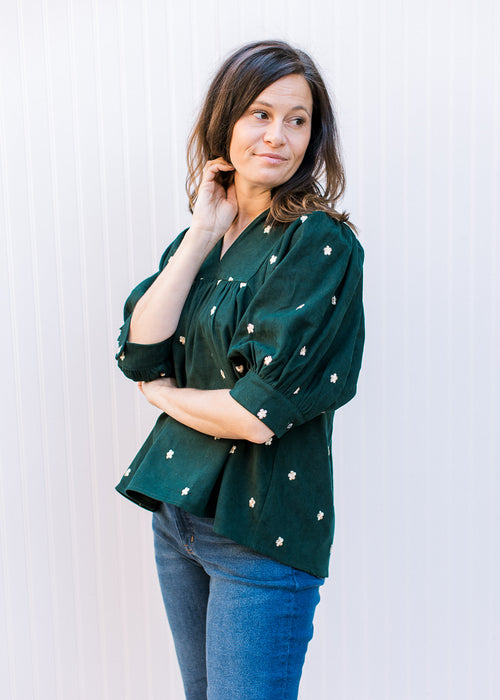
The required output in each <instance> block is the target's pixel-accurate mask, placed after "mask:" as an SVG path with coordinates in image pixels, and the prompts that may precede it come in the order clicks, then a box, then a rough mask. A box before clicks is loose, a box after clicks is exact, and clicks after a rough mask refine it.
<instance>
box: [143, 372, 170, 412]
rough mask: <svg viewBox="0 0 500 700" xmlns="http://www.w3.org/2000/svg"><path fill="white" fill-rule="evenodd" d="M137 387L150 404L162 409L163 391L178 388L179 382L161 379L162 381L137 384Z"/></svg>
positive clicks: (168, 378)
mask: <svg viewBox="0 0 500 700" xmlns="http://www.w3.org/2000/svg"><path fill="white" fill-rule="evenodd" d="M137 386H138V387H139V389H140V391H142V393H143V394H144V396H145V397H146V398H147V400H148V401H149V403H150V404H152V405H153V406H156V408H161V405H160V403H161V392H162V389H164V388H165V387H177V382H176V381H175V379H174V378H173V377H161V378H160V379H154V380H153V381H152V382H137ZM162 410H163V409H162Z"/></svg>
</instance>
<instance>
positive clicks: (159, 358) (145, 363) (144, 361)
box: [115, 231, 185, 382]
mask: <svg viewBox="0 0 500 700" xmlns="http://www.w3.org/2000/svg"><path fill="white" fill-rule="evenodd" d="M184 234H185V231H183V232H182V233H181V234H180V235H179V236H178V237H177V238H176V239H175V240H174V241H173V242H172V243H171V244H170V245H169V246H168V248H167V249H166V250H165V252H164V253H163V255H162V257H161V260H160V266H159V271H158V272H157V273H155V274H154V275H151V277H148V278H147V279H145V280H143V281H142V282H141V283H140V284H138V285H137V287H135V288H134V289H133V290H132V292H131V293H130V295H129V297H128V298H127V300H126V302H125V307H124V310H123V319H124V323H123V326H122V327H121V328H120V334H119V336H118V352H117V353H116V356H115V359H116V360H118V367H119V368H120V369H121V371H122V372H123V374H124V375H125V376H126V377H128V378H129V379H132V380H133V381H135V382H139V381H144V382H150V381H153V380H154V379H158V377H165V376H172V372H173V364H172V359H171V346H172V338H166V339H165V340H162V341H160V342H159V343H150V344H139V343H131V342H130V341H129V340H128V334H129V330H130V321H131V319H132V312H133V310H134V308H135V305H136V304H137V302H138V301H139V299H140V298H141V297H142V296H143V294H145V293H146V292H147V290H148V289H149V287H150V286H151V285H152V284H153V282H154V281H155V279H156V278H157V277H158V275H159V274H160V272H161V271H162V270H163V268H164V267H165V266H166V264H167V263H168V260H169V258H170V257H171V256H172V255H173V254H174V253H175V251H176V250H177V248H178V247H179V245H180V243H181V241H182V238H183V236H184Z"/></svg>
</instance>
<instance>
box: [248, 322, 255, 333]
mask: <svg viewBox="0 0 500 700" xmlns="http://www.w3.org/2000/svg"><path fill="white" fill-rule="evenodd" d="M254 330H255V326H254V325H253V323H249V324H248V326H247V333H253V332H254Z"/></svg>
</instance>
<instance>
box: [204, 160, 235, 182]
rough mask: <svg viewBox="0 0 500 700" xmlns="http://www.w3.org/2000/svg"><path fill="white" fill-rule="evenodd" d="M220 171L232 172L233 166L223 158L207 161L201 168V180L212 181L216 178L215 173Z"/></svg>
mask: <svg viewBox="0 0 500 700" xmlns="http://www.w3.org/2000/svg"><path fill="white" fill-rule="evenodd" d="M221 170H222V171H224V172H228V171H231V170H234V166H233V165H231V163H228V162H227V161H226V160H224V158H216V159H215V160H209V161H207V163H206V165H205V167H204V168H203V179H204V180H213V179H214V178H215V177H216V176H217V173H219V172H220V171H221Z"/></svg>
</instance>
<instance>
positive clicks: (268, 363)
mask: <svg viewBox="0 0 500 700" xmlns="http://www.w3.org/2000/svg"><path fill="white" fill-rule="evenodd" d="M272 361H273V358H272V355H266V356H265V358H264V364H265V365H266V366H267V365H270V364H271V362H272Z"/></svg>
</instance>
